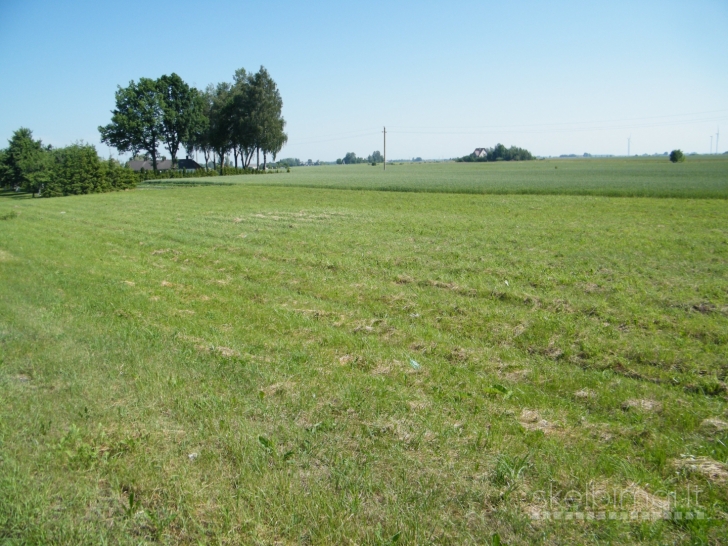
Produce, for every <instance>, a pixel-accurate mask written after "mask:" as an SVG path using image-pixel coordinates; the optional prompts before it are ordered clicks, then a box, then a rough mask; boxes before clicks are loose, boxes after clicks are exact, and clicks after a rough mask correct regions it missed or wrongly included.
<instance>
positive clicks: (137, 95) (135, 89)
mask: <svg viewBox="0 0 728 546" xmlns="http://www.w3.org/2000/svg"><path fill="white" fill-rule="evenodd" d="M111 113H112V117H111V123H109V124H108V125H106V126H105V127H99V132H100V133H101V142H104V143H106V144H109V145H110V146H113V147H114V148H116V149H117V150H118V151H119V152H131V154H132V155H136V154H137V153H138V152H139V151H140V150H144V151H146V152H147V153H148V154H149V155H150V156H151V158H152V168H153V169H154V170H155V171H156V170H157V147H158V146H159V142H160V139H161V138H163V135H164V125H163V121H164V110H163V106H162V100H161V94H160V93H159V86H158V84H157V82H156V81H154V80H151V79H149V78H140V79H139V83H135V82H134V81H133V80H132V81H131V82H129V86H128V87H121V86H119V87H118V89H117V91H116V108H115V109H114V110H112V112H111ZM170 153H171V151H170Z"/></svg>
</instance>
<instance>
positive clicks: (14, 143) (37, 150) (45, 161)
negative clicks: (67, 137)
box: [3, 127, 52, 194]
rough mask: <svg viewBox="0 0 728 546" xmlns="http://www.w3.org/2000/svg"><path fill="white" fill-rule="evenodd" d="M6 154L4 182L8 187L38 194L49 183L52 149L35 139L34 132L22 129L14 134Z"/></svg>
mask: <svg viewBox="0 0 728 546" xmlns="http://www.w3.org/2000/svg"><path fill="white" fill-rule="evenodd" d="M8 144H9V146H8V149H7V151H6V152H5V160H4V164H5V167H4V169H3V171H4V175H3V178H4V182H5V184H6V185H7V186H11V187H15V188H18V189H23V190H24V191H29V192H32V193H34V194H35V193H38V192H39V191H41V190H42V189H43V187H44V185H45V184H46V183H47V181H48V180H47V179H48V170H49V169H50V167H51V163H52V158H51V157H50V155H49V152H50V150H51V147H50V146H48V147H45V148H44V147H43V143H42V142H41V141H40V140H34V139H33V131H31V130H30V129H26V128H25V127H21V128H20V129H18V130H17V131H15V132H14V133H13V136H12V137H11V138H10V140H9V141H8Z"/></svg>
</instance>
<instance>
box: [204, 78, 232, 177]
mask: <svg viewBox="0 0 728 546" xmlns="http://www.w3.org/2000/svg"><path fill="white" fill-rule="evenodd" d="M207 92H208V93H209V94H210V95H211V96H212V103H211V106H210V133H209V135H210V136H209V138H210V147H211V148H212V149H213V151H214V152H215V153H216V154H217V156H218V158H219V159H220V174H222V169H223V167H224V166H225V155H226V154H227V153H228V152H229V151H230V150H231V148H232V147H233V142H232V124H231V122H230V116H229V112H230V106H229V103H230V98H231V95H232V86H231V85H230V84H229V83H226V82H223V83H219V84H217V85H216V86H213V85H212V84H210V85H209V86H208V87H207Z"/></svg>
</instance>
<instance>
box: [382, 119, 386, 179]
mask: <svg viewBox="0 0 728 546" xmlns="http://www.w3.org/2000/svg"><path fill="white" fill-rule="evenodd" d="M382 132H383V133H384V170H385V171H386V170H387V128H386V127H385V128H384V131H382Z"/></svg>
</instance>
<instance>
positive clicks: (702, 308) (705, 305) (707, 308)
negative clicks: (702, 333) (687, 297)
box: [692, 302, 715, 315]
mask: <svg viewBox="0 0 728 546" xmlns="http://www.w3.org/2000/svg"><path fill="white" fill-rule="evenodd" d="M692 309H693V311H697V312H698V313H703V314H704V315H707V314H708V313H712V312H713V311H715V305H713V304H712V303H709V302H701V303H696V304H695V305H693V307H692Z"/></svg>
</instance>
